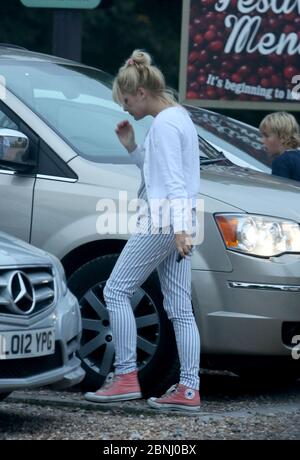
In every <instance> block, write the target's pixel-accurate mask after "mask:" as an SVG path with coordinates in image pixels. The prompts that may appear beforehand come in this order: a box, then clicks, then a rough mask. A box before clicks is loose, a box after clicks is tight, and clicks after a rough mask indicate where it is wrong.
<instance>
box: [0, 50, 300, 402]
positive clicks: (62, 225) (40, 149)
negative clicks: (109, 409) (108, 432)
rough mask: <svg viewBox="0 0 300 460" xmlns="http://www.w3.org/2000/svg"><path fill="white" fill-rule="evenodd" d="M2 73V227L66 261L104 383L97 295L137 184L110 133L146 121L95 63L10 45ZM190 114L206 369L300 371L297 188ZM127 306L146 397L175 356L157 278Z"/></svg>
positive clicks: (84, 346)
mask: <svg viewBox="0 0 300 460" xmlns="http://www.w3.org/2000/svg"><path fill="white" fill-rule="evenodd" d="M0 69H1V71H0V73H1V75H2V82H3V86H2V101H1V104H0V128H1V130H0V137H1V135H2V138H3V142H2V159H0V193H1V197H2V199H1V200H0V213H1V217H2V219H1V224H0V225H1V228H2V229H3V230H6V231H8V232H10V233H12V234H14V235H16V236H19V237H20V238H22V239H24V240H26V241H29V242H31V243H32V244H34V245H36V246H38V247H40V248H43V249H44V250H47V251H49V252H51V253H53V254H55V255H56V256H57V257H58V258H59V259H60V260H61V261H62V264H63V266H64V268H65V270H66V274H67V278H68V284H69V287H70V289H71V290H72V291H73V293H74V294H75V295H76V296H77V298H78V300H79V303H80V308H81V317H82V325H83V333H82V338H81V347H80V350H79V357H80V359H81V361H82V363H83V364H82V365H83V367H84V369H85V371H86V379H85V381H84V383H85V386H86V387H87V388H88V389H92V388H96V387H98V386H99V385H100V384H101V382H102V381H103V379H104V378H105V376H106V375H107V373H108V372H109V371H110V370H111V368H112V365H113V361H114V346H113V337H112V333H111V329H110V323H109V317H108V313H107V309H106V306H105V302H104V299H103V289H104V286H105V283H106V280H107V279H108V277H109V275H110V273H111V270H112V268H113V266H114V264H115V262H116V260H117V259H118V256H119V254H120V252H121V250H122V248H123V247H124V245H125V243H126V241H127V239H128V237H129V233H130V232H129V231H128V226H127V225H125V226H124V225H123V224H124V220H125V221H126V219H127V218H129V217H131V215H132V214H134V212H132V210H131V211H130V210H129V208H128V206H129V204H130V203H132V201H131V200H132V199H134V198H135V197H136V195H137V190H138V187H139V184H140V171H139V170H138V168H137V167H136V166H135V165H134V164H133V163H132V161H131V159H130V156H129V155H128V154H127V152H126V150H125V149H124V148H123V147H122V146H121V145H120V143H119V141H118V139H117V136H116V135H115V131H114V130H115V126H116V125H117V123H118V122H119V121H121V120H123V119H124V118H128V119H130V121H131V122H132V123H134V127H135V131H136V134H137V140H138V142H142V141H143V139H144V137H145V134H146V133H147V130H148V129H149V126H150V123H151V120H150V119H144V120H142V121H139V122H137V123H136V122H134V120H132V119H131V118H130V116H129V115H128V114H125V113H124V112H123V110H122V109H121V108H120V107H119V106H118V105H116V104H115V103H114V102H113V101H112V95H111V77H110V76H109V75H107V74H105V73H103V72H101V71H100V70H97V69H94V68H90V67H86V66H84V65H81V64H79V63H76V62H70V61H66V60H64V59H61V58H57V57H53V56H45V55H41V54H37V53H32V52H29V51H26V50H20V49H16V48H9V47H6V48H4V47H2V48H0ZM188 110H190V111H191V114H192V116H193V119H194V121H195V122H196V123H198V129H199V143H200V147H201V194H200V195H199V199H202V200H203V201H204V218H203V223H202V227H203V229H204V241H203V242H202V244H199V245H198V247H197V249H196V251H195V253H194V255H193V259H192V295H193V298H192V301H193V306H194V311H195V316H196V320H197V324H198V326H199V329H200V333H201V350H202V366H203V367H209V368H216V369H229V370H233V371H234V372H238V373H240V374H242V373H247V372H251V374H252V375H254V373H256V375H259V376H262V374H264V373H266V370H267V373H268V375H271V373H272V371H276V375H277V376H278V375H279V374H284V375H285V376H287V375H291V374H292V375H294V374H296V375H299V374H300V372H299V361H298V360H297V359H294V358H295V353H294V354H293V351H294V348H295V346H296V345H297V342H296V343H295V341H296V340H297V337H299V334H300V310H299V303H300V281H299V275H300V226H299V223H300V205H299V203H300V187H299V184H297V183H296V182H292V181H289V180H287V179H286V180H284V179H280V178H276V177H274V176H273V177H272V176H270V175H269V174H264V173H262V172H259V171H253V170H250V169H249V168H241V167H238V166H236V165H234V164H232V162H230V161H229V160H228V159H227V158H226V157H225V156H224V155H223V154H222V153H221V152H220V151H218V150H217V149H215V148H214V147H213V146H212V145H211V144H209V143H207V142H206V140H205V139H204V138H203V137H202V136H201V132H202V131H203V130H204V129H206V131H207V127H205V125H204V123H202V122H201V117H200V115H201V113H203V112H202V111H201V109H196V108H193V110H191V108H188ZM197 114H198V115H197ZM197 120H198V121H197ZM199 120H200V121H199ZM7 130H9V131H7ZM201 130H202V131H201ZM243 136H244V138H245V136H246V134H245V133H244V132H243ZM208 140H209V141H211V140H212V139H208ZM249 140H251V136H250V139H249ZM213 142H214V141H213ZM246 143H247V139H246ZM228 149H230V146H229V144H228ZM221 150H222V148H221ZM237 154H238V150H236V151H235V155H237ZM104 210H106V216H105V217H106V218H107V219H108V220H110V222H111V223H112V224H113V225H111V226H110V228H106V229H105V219H103V215H104ZM131 303H132V308H133V311H134V314H135V318H136V324H137V329H138V341H137V347H138V350H137V353H138V365H139V370H140V379H141V384H142V387H143V391H144V393H145V394H147V393H149V390H150V391H151V392H159V391H163V390H164V389H165V388H166V387H167V386H169V385H170V383H173V382H174V380H175V379H176V378H177V373H178V358H177V350H176V345H175V341H174V335H173V332H172V327H170V323H169V321H168V319H167V317H166V315H165V312H164V310H163V306H162V295H161V291H160V286H159V283H158V277H157V274H156V273H153V274H152V276H151V277H150V278H149V279H148V280H147V281H146V282H145V283H144V284H143V285H142V286H141V287H140V288H139V290H138V291H137V292H136V294H135V295H134V296H133V298H132V299H131Z"/></svg>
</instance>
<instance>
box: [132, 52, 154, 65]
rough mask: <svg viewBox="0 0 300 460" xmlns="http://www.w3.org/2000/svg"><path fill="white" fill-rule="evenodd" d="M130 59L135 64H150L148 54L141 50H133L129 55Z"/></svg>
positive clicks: (150, 60)
mask: <svg viewBox="0 0 300 460" xmlns="http://www.w3.org/2000/svg"><path fill="white" fill-rule="evenodd" d="M131 59H132V60H133V61H134V63H135V64H139V65H144V66H150V65H151V63H152V59H151V56H150V54H148V53H146V52H145V51H141V50H134V51H133V53H132V55H131Z"/></svg>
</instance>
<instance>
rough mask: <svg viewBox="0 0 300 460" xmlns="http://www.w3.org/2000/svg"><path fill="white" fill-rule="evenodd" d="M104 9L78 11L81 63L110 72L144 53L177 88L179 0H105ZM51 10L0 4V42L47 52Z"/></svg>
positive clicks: (16, 0)
mask: <svg viewBox="0 0 300 460" xmlns="http://www.w3.org/2000/svg"><path fill="white" fill-rule="evenodd" d="M110 3H111V6H110V7H108V8H101V5H100V7H99V8H97V9H95V10H82V12H81V14H82V30H83V34H82V35H83V36H82V62H84V63H85V64H88V65H93V66H96V67H100V68H102V69H103V70H105V71H108V72H110V73H113V74H114V73H115V72H116V71H117V69H118V67H119V66H120V65H121V64H122V63H123V61H124V60H125V59H126V58H127V57H128V56H129V55H130V54H131V52H132V50H133V49H135V48H142V49H146V50H147V51H149V52H150V53H151V54H152V55H153V57H154V60H155V62H156V64H157V65H158V66H159V67H160V68H161V70H162V71H163V72H164V73H165V75H166V77H167V80H168V83H169V84H170V85H171V86H174V87H175V88H177V87H178V72H179V52H180V28H181V3H182V0H111V1H110ZM52 27H53V10H51V9H44V8H41V9H36V8H26V7H24V6H23V5H22V4H21V2H20V0H5V1H4V0H2V1H1V3H0V42H2V43H13V44H16V45H19V46H24V47H25V48H28V49H30V50H34V51H40V52H44V53H50V54H51V52H52Z"/></svg>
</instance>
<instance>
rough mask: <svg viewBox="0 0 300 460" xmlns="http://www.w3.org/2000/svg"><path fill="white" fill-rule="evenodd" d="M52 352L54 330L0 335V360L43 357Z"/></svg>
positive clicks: (8, 332) (36, 330)
mask: <svg viewBox="0 0 300 460" xmlns="http://www.w3.org/2000/svg"><path fill="white" fill-rule="evenodd" d="M54 351H55V330H54V328H48V329H33V330H31V331H7V332H1V333H0V360H1V359H19V358H32V357H34V356H45V355H51V354H53V353H54Z"/></svg>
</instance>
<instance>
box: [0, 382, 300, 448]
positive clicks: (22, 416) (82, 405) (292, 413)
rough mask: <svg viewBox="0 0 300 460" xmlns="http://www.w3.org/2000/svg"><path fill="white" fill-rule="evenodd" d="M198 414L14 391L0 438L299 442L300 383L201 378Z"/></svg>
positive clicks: (74, 394) (2, 413)
mask: <svg viewBox="0 0 300 460" xmlns="http://www.w3.org/2000/svg"><path fill="white" fill-rule="evenodd" d="M202 387H203V390H202V408H201V412H200V413H199V414H197V415H190V414H185V413H184V414H178V413H175V412H168V413H157V412H156V411H155V410H153V409H151V408H149V407H148V406H147V403H146V401H145V400H139V401H128V402H119V403H110V404H94V403H91V402H88V401H85V400H84V398H83V395H82V394H81V392H79V391H63V392H55V391H51V390H48V389H38V390H27V391H17V392H14V393H13V394H12V395H11V396H9V397H8V398H7V399H6V400H4V401H3V402H2V403H1V405H0V439H102V440H117V439H118V440H143V439H146V440H147V439H148V440H150V439H156V440H189V439H190V440H191V439H195V440H201V439H291V440H295V439H298V440H299V439H300V381H299V380H298V381H297V382H295V383H293V384H290V385H281V386H271V387H265V386H264V387H261V386H259V387H257V386H255V385H253V384H247V383H246V384H245V383H244V382H242V381H241V380H240V379H238V378H234V377H230V376H218V375H215V376H211V375H210V376H203V379H202Z"/></svg>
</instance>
